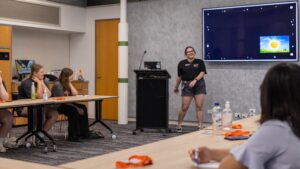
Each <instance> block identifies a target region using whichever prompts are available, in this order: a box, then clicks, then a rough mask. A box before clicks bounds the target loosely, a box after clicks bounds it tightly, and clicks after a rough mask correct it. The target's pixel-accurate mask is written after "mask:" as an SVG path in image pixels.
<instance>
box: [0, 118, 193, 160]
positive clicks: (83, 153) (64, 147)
mask: <svg viewBox="0 0 300 169" xmlns="http://www.w3.org/2000/svg"><path fill="white" fill-rule="evenodd" d="M106 124H108V125H109V126H110V127H111V128H112V129H113V131H114V132H115V133H116V135H117V139H115V140H113V139H112V138H111V135H110V133H109V132H108V131H107V130H106V129H105V128H103V126H101V125H100V124H97V125H95V126H93V128H92V129H93V130H94V131H99V130H100V131H101V132H102V133H103V135H104V136H105V138H103V139H93V140H81V142H79V143H78V142H68V141H66V140H65V130H66V128H67V123H66V122H57V123H56V124H55V126H54V127H53V129H52V130H51V131H50V132H49V133H50V134H51V135H53V136H54V139H55V140H56V144H57V151H56V152H52V151H51V148H49V152H48V153H47V154H45V153H43V150H44V148H43V147H31V148H25V147H22V148H18V149H10V150H8V151H7V152H6V153H0V157H5V158H11V159H17V160H22V161H29V162H35V163H41V164H48V165H61V164H64V163H68V162H72V161H77V160H80V159H85V158H89V157H93V156H97V155H102V154H106V153H110V152H114V151H118V150H123V149H127V148H130V147H134V146H139V145H143V144H147V143H151V142H155V141H158V140H162V139H166V138H170V137H174V136H178V135H181V134H185V133H188V132H192V131H195V130H197V128H196V127H190V126H183V132H182V133H175V132H172V133H168V134H167V135H166V136H163V134H162V133H161V132H159V131H157V130H153V129H145V130H144V132H142V133H138V134H137V135H132V130H134V129H135V122H130V123H129V124H128V125H118V124H117V122H115V121H106ZM170 127H171V128H172V129H174V128H175V126H172V125H170ZM60 128H61V130H60ZM26 130H27V127H18V128H14V129H12V131H11V136H20V135H21V134H22V133H23V132H24V131H26Z"/></svg>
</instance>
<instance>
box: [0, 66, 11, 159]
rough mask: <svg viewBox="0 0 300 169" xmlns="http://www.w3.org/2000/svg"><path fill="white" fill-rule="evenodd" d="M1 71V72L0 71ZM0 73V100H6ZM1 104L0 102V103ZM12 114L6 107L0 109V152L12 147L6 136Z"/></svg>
mask: <svg viewBox="0 0 300 169" xmlns="http://www.w3.org/2000/svg"><path fill="white" fill-rule="evenodd" d="M1 73H2V72H1ZM1 73H0V100H1V101H7V100H8V99H9V96H8V93H7V92H6V87H5V83H4V81H3V80H2V77H1ZM0 104H1V103H0ZM12 122H13V118H12V114H11V113H10V112H9V111H8V110H7V109H0V152H1V153H4V152H6V148H12V145H11V143H10V142H9V141H10V140H9V139H8V138H6V137H7V134H8V132H9V131H10V129H11V127H12Z"/></svg>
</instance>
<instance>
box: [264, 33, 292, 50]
mask: <svg viewBox="0 0 300 169" xmlns="http://www.w3.org/2000/svg"><path fill="white" fill-rule="evenodd" d="M289 52H290V40H289V36H261V37H260V53H289Z"/></svg>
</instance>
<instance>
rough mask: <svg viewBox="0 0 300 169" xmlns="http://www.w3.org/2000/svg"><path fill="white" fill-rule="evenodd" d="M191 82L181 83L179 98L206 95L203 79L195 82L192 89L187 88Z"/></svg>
mask: <svg viewBox="0 0 300 169" xmlns="http://www.w3.org/2000/svg"><path fill="white" fill-rule="evenodd" d="M190 82H191V81H182V83H181V88H182V89H181V96H195V95H198V94H206V86H205V81H204V79H201V80H199V81H197V83H196V84H195V86H194V87H189V84H190Z"/></svg>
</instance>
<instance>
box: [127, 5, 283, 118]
mask: <svg viewBox="0 0 300 169" xmlns="http://www.w3.org/2000/svg"><path fill="white" fill-rule="evenodd" d="M279 1H280V0H243V1H242V0H153V1H150V0H149V1H144V2H136V3H129V4H128V24H129V89H130V90H129V103H130V105H129V115H130V117H135V115H136V109H135V106H136V105H135V103H136V100H135V99H136V98H135V97H136V96H135V92H136V91H135V88H136V86H135V75H134V73H133V70H134V69H136V68H138V66H139V63H140V58H141V55H142V53H143V51H144V50H147V51H148V52H147V54H146V56H145V59H144V60H154V61H161V62H162V67H163V68H164V69H167V70H168V71H169V72H170V74H171V76H172V79H171V80H170V107H169V114H170V119H177V113H178V110H179V108H180V103H181V101H180V99H181V97H180V96H179V95H176V94H174V93H173V91H172V90H173V88H174V85H175V79H176V70H177V64H178V62H179V61H180V60H181V59H184V55H183V52H184V48H185V47H186V46H187V45H192V46H194V47H195V48H196V50H197V52H198V53H197V57H202V54H201V53H202V8H209V7H219V6H234V5H244V4H257V3H268V2H279ZM274 64H276V63H270V62H268V63H258V62H252V63H206V66H207V71H208V74H207V76H205V80H206V84H207V92H208V93H207V96H206V98H205V103H204V110H205V111H206V110H207V109H210V108H211V107H212V104H213V102H215V101H220V102H221V103H222V104H223V105H222V106H224V102H225V101H226V100H229V101H231V103H232V109H233V111H234V112H248V110H249V108H255V109H256V111H257V112H259V111H260V104H259V85H260V83H261V81H262V79H263V77H264V75H265V73H266V71H267V70H268V69H269V68H270V66H272V65H274ZM205 119H206V121H210V118H209V117H208V116H206V118H205ZM186 120H188V121H195V120H196V116H195V109H194V105H191V107H190V110H189V112H188V114H187V116H186Z"/></svg>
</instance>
